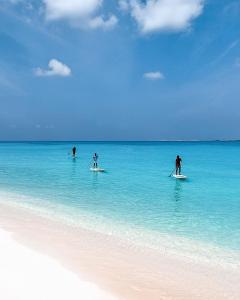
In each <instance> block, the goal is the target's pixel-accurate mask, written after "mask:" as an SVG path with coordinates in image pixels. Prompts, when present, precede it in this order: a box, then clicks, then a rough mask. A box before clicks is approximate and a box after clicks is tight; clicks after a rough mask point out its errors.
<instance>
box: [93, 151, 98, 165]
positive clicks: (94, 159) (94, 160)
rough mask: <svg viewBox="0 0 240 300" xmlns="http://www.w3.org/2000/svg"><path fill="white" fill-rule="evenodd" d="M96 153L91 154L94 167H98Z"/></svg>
mask: <svg viewBox="0 0 240 300" xmlns="http://www.w3.org/2000/svg"><path fill="white" fill-rule="evenodd" d="M97 161H98V155H97V153H94V155H93V167H94V168H97V167H98V162H97Z"/></svg>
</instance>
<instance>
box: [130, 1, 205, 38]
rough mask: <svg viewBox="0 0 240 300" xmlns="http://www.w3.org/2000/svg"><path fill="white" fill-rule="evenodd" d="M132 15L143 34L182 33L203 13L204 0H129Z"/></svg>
mask: <svg viewBox="0 0 240 300" xmlns="http://www.w3.org/2000/svg"><path fill="white" fill-rule="evenodd" d="M129 4H130V6H131V15H132V17H133V18H134V19H135V20H136V22H137V24H138V26H139V28H140V30H141V32H142V33H150V32H154V31H182V30H185V29H186V28H188V27H190V25H191V21H192V20H193V19H195V18H197V17H198V16H199V15H200V14H201V13H202V11H203V6H204V0H146V3H142V1H140V0H129Z"/></svg>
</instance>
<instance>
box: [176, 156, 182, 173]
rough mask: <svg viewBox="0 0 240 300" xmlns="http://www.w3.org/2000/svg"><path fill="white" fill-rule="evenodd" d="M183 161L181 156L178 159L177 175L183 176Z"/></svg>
mask: <svg viewBox="0 0 240 300" xmlns="http://www.w3.org/2000/svg"><path fill="white" fill-rule="evenodd" d="M181 168H182V159H181V157H180V156H179V155H177V157H176V175H181Z"/></svg>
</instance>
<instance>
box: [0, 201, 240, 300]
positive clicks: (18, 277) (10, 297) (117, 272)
mask: <svg viewBox="0 0 240 300" xmlns="http://www.w3.org/2000/svg"><path fill="white" fill-rule="evenodd" d="M0 228H2V229H1V231H0V282H1V285H0V298H1V299H4V300H23V299H24V300H30V299H31V300H32V299H34V300H38V299H39V300H40V299H41V300H42V299H44V300H48V299H49V300H50V299H51V300H52V299H58V300H63V299H68V300H75V299H84V300H86V299H92V300H94V299H104V300H107V299H129V300H130V299H133V300H135V299H152V300H155V299H156V300H170V299H171V300H175V299H176V300H180V299H181V300H198V299H199V300H200V299H201V300H208V299H209V300H210V299H211V300H237V299H239V296H240V286H239V280H240V272H239V270H226V269H224V268H221V267H216V266H208V265H207V264H201V263H194V262H192V261H188V260H187V259H185V260H183V259H182V258H181V259H179V258H178V257H172V256H170V255H168V254H167V253H159V252H157V251H153V250H150V249H147V248H146V249H145V248H139V247H135V246H134V245H131V244H128V243H126V242H124V241H121V240H119V239H116V238H114V237H111V236H105V235H103V234H99V233H95V232H92V231H87V230H83V229H80V228H72V227H68V226H66V225H64V224H62V223H59V222H54V221H50V220H48V219H45V218H42V217H39V216H37V215H35V214H34V213H29V212H28V211H27V210H25V209H20V208H13V207H10V206H6V205H3V204H1V205H0ZM99 287H100V288H99Z"/></svg>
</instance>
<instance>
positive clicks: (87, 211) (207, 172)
mask: <svg viewBox="0 0 240 300" xmlns="http://www.w3.org/2000/svg"><path fill="white" fill-rule="evenodd" d="M75 145H76V146H77V149H78V154H77V156H78V157H77V159H76V160H73V159H72V158H71V156H70V155H69V152H70V150H71V147H72V146H73V143H64V142H61V143H60V142H59V143H0V189H1V191H2V192H9V193H14V194H21V195H24V196H25V197H24V198H19V199H18V200H17V201H18V204H22V203H25V205H26V206H27V205H29V207H31V208H36V209H39V211H40V212H41V209H42V211H43V210H44V211H45V212H46V211H47V212H48V213H49V214H51V215H52V216H53V217H58V216H61V218H62V219H64V217H65V220H66V222H72V223H74V224H75V226H78V224H79V225H84V226H85V227H87V228H91V229H94V230H99V231H106V232H108V233H111V234H116V235H122V236H123V237H125V236H126V237H127V238H130V239H131V237H137V238H139V239H141V238H142V239H145V242H146V243H149V244H150V243H154V241H155V244H156V245H155V246H157V243H158V242H159V241H158V240H157V239H156V237H158V236H165V237H166V236H174V237H179V238H187V239H189V240H192V241H199V242H202V243H207V244H211V245H214V246H215V247H219V248H223V249H231V250H236V251H239V250H240V184H239V182H240V175H239V174H240V142H156V143H154V142H149V143H148V142H146V143H145V142H138V143H134V142H132V143H127V142H117V143H85V142H81V143H75ZM94 152H97V153H98V154H99V165H100V166H101V167H103V168H105V169H106V170H107V172H106V173H97V174H96V173H93V172H91V171H90V170H89V168H90V166H91V158H92V155H93V153H94ZM176 154H179V155H180V156H181V157H182V158H183V170H182V173H183V174H185V175H187V176H188V177H189V179H188V180H186V181H179V180H176V179H173V178H170V177H168V175H169V174H170V173H171V171H172V169H173V167H174V160H175V156H176ZM5 201H11V199H10V198H6V200H5Z"/></svg>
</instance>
